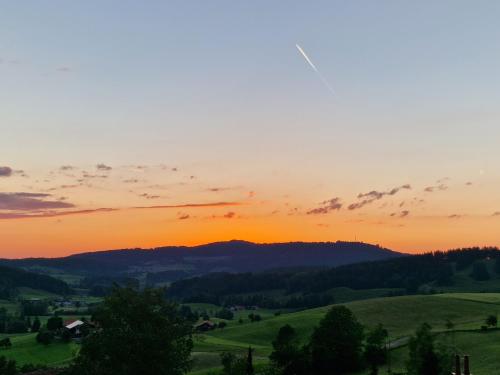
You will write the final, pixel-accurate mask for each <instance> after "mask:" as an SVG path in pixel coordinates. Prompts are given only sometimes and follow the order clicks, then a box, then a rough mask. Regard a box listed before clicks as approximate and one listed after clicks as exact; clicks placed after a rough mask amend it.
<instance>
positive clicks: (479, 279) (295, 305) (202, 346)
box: [0, 250, 500, 375]
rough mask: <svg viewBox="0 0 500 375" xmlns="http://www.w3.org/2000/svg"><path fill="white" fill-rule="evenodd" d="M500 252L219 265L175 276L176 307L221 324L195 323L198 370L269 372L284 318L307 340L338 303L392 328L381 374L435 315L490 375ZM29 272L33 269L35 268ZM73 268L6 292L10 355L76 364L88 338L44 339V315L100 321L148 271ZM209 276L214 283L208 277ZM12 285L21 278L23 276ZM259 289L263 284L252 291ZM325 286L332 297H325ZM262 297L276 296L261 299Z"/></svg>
mask: <svg viewBox="0 0 500 375" xmlns="http://www.w3.org/2000/svg"><path fill="white" fill-rule="evenodd" d="M498 255H499V254H498V252H494V251H493V250H491V251H490V250H481V251H479V250H468V251H464V252H455V253H451V254H442V253H439V254H437V255H432V256H430V255H426V256H421V257H416V258H417V261H415V260H411V261H408V260H407V259H411V258H410V257H406V258H400V259H392V260H388V261H383V262H374V263H366V264H360V265H353V266H345V267H341V268H339V269H333V270H317V269H316V270H307V269H302V270H296V271H290V270H284V271H279V270H278V271H273V272H266V273H264V274H244V275H229V276H228V275H226V274H214V275H211V276H208V277H202V278H199V279H193V280H190V281H189V280H188V281H180V282H178V283H175V284H174V285H173V286H172V287H171V288H170V289H169V292H168V297H171V298H175V299H176V300H177V302H178V303H179V302H180V304H181V305H180V308H179V310H177V309H173V310H171V311H176V312H175V315H176V316H177V314H179V315H178V318H179V319H181V320H182V321H185V322H188V325H189V327H191V328H194V327H197V325H198V324H200V323H202V322H205V321H207V322H210V324H211V325H212V326H210V327H211V328H213V329H208V330H206V331H203V330H201V329H195V330H194V331H193V334H192V343H193V347H192V351H191V353H190V360H191V365H190V366H189V367H190V370H189V371H190V373H191V374H196V375H202V374H216V375H219V374H220V373H221V371H224V364H225V365H226V367H227V366H228V363H229V364H231V363H232V364H234V365H235V366H236V365H237V364H238V363H239V365H238V366H240V369H241V368H243V367H244V366H243V362H244V361H245V360H246V358H248V356H249V353H251V360H252V366H253V368H254V372H255V373H256V374H259V373H265V372H266V371H267V372H266V374H267V373H268V371H269V365H270V364H271V363H272V362H271V358H272V354H273V352H274V351H275V347H274V346H273V342H275V341H276V338H277V337H278V334H279V332H280V330H281V329H282V328H283V327H286V326H289V327H291V328H292V330H293V336H294V342H296V345H297V347H298V348H301V347H303V346H304V345H306V346H310V345H312V344H311V337H312V336H313V333H314V332H315V328H316V327H318V326H319V325H320V322H321V320H322V319H323V318H324V317H325V316H326V314H327V313H328V312H329V311H331V309H332V307H334V306H345V307H346V308H347V309H349V311H351V312H352V314H353V316H354V317H355V318H356V320H357V321H358V322H359V323H360V324H361V325H362V326H363V331H364V336H363V340H362V346H363V348H364V347H365V346H366V345H367V343H368V334H369V333H370V332H372V331H373V330H374V329H376V328H377V327H380V326H381V327H383V329H384V330H385V331H387V337H386V338H385V339H384V341H385V342H386V343H387V347H388V349H389V350H388V353H387V361H386V362H385V363H381V364H380V370H379V373H380V371H382V372H388V371H389V370H390V371H392V372H393V373H406V372H407V362H408V359H409V353H410V344H409V343H410V337H412V336H413V335H415V332H416V330H417V329H418V328H419V327H420V328H421V327H422V324H423V323H427V324H428V325H429V326H430V327H432V330H431V332H432V337H433V338H435V339H436V343H435V345H436V347H445V348H447V352H448V354H449V353H458V354H469V355H471V360H472V370H473V373H474V374H475V375H483V374H484V375H486V374H491V373H497V372H500V365H498V364H497V359H496V358H497V357H498V355H499V354H500V345H498V344H497V343H498V342H500V331H497V329H496V323H495V322H496V316H497V313H498V310H499V309H500V293H497V292H498V291H500V260H499V259H500V258H499V257H498ZM415 262H416V263H415ZM409 269H412V272H409V271H408V270H409ZM443 269H444V270H448V271H447V273H445V275H444V276H446V277H443V276H442V275H441V276H439V273H440V271H441V270H443ZM348 270H350V271H349V272H351V271H353V270H357V272H360V273H362V271H363V270H364V272H365V274H364V275H363V274H362V275H358V274H355V275H354V276H349V272H347V271H348ZM290 272H292V273H293V275H295V276H294V278H293V280H291V281H290V282H289V283H288V284H283V285H281V287H282V289H276V287H277V286H279V285H278V284H279V283H282V282H283V280H285V278H284V277H283V275H290ZM21 275H22V276H23V277H26V275H28V278H31V276H30V273H23V274H21ZM312 275H316V276H318V275H320V276H325V277H327V279H326V280H322V281H321V282H315V283H314V284H311V285H309V284H307V283H306V284H305V285H303V286H301V283H300V282H299V281H301V282H302V281H303V282H307V280H310V277H312ZM438 276H439V277H438ZM64 277H65V279H67V280H73V281H72V282H73V284H72V285H71V287H64V288H61V289H58V290H59V291H60V292H62V291H68V290H69V291H71V292H70V293H73V294H67V293H56V292H55V291H49V290H42V289H36V288H34V287H33V286H34V285H32V286H18V287H15V288H13V289H12V288H11V289H9V290H10V291H9V294H8V295H6V296H5V297H6V298H4V299H2V300H0V357H5V358H7V359H8V360H13V361H15V362H16V365H17V368H18V369H22V368H23V367H24V369H25V370H26V369H30V368H33V366H31V365H35V366H49V367H54V368H66V367H68V366H69V365H70V364H72V363H73V360H74V359H75V358H77V357H78V356H79V353H81V352H82V344H81V342H85V340H83V341H80V340H66V341H65V340H63V339H62V336H61V334H62V331H54V332H53V333H52V337H53V338H52V339H50V342H48V344H44V343H42V342H41V341H38V340H37V337H38V332H37V331H38V330H39V328H36V327H35V328H36V329H35V328H34V325H35V324H34V323H35V321H36V320H38V321H39V325H40V327H41V328H42V330H43V329H45V328H46V327H47V323H48V321H49V320H50V319H52V318H53V317H57V316H59V317H61V320H62V321H68V320H75V319H88V320H90V319H91V317H92V316H93V319H94V320H96V319H98V318H97V311H98V310H99V309H101V308H102V306H103V305H101V303H102V298H103V297H99V296H100V295H102V296H109V292H110V290H111V289H112V284H113V283H117V284H119V285H122V286H124V285H131V286H132V289H134V290H144V288H145V284H144V280H145V279H144V278H142V279H134V278H130V277H128V276H127V277H121V278H119V279H113V278H106V279H99V280H91V279H88V278H87V279H82V278H76V279H72V278H71V277H70V275H64ZM149 279H151V278H149ZM375 279H377V280H378V281H377V282H376V283H372V284H371V286H372V287H371V288H368V289H359V288H358V287H362V286H365V284H364V283H366V282H367V280H372V281H373V280H375ZM47 280H49V281H47ZM339 280H340V281H339ZM342 280H343V281H342ZM395 280H396V281H395ZM204 281H209V282H208V283H207V284H204V283H203V282H204ZM232 281H234V283H233V284H231V282H232ZM23 282H24V281H23ZM44 282H48V284H43V285H42V286H44V287H46V285H49V286H50V287H49V288H52V287H54V286H56V287H57V288H60V287H61V285H64V284H60V281H58V282H57V283H53V281H52V280H50V279H44ZM224 283H226V285H223V284H224ZM273 283H274V284H273ZM357 283H361V284H359V285H358V284H357ZM401 283H402V284H401ZM9 285H10V286H11V287H13V284H9ZM398 285H399V287H398ZM188 286H192V287H193V289H192V290H191V291H190V292H189V294H183V293H184V292H185V291H186V290H188V289H186V288H187V287H188ZM409 286H411V288H409ZM374 287H376V288H374ZM9 288H10V287H9ZM256 288H257V289H261V290H260V291H258V292H255V291H252V290H255V289H256ZM324 288H329V289H324ZM204 291H209V292H210V294H209V295H208V294H206V293H204ZM191 292H193V293H191ZM179 293H181V294H179ZM217 293H220V295H217ZM89 294H93V295H89ZM210 295H211V296H216V297H217V298H216V300H214V301H212V297H210ZM324 295H328V296H329V297H328V298H324ZM7 297H8V298H7ZM129 297H130V296H129ZM163 297H164V296H163V295H162V296H161V298H163ZM207 297H209V298H207ZM129 299H131V297H130V298H128V297H127V298H125V299H124V300H123V301H122V302H121V303H117V304H115V305H116V306H117V309H118V307H119V306H120V304H122V305H123V306H124V307H123V308H122V309H120V310H119V311H120V312H119V314H120V315H124V314H125V315H126V314H128V312H127V309H126V308H125V307H126V306H127V302H125V300H129ZM259 301H270V303H269V304H267V303H265V304H264V306H261V305H259V303H258V302H259ZM331 301H334V302H335V303H330V302H331ZM210 302H216V303H210ZM240 302H241V304H239V303H240ZM129 304H130V303H129ZM308 306H319V307H314V308H307V307H308ZM492 317H493V318H494V319H492ZM143 319H146V318H143ZM487 320H488V322H487ZM494 321H495V322H494ZM141 324H142V323H141V322H140V320H138V323H135V325H136V326H137V327H143V328H141V330H142V331H144V332H145V328H144V327H145V326H142V325H141ZM130 332H132V331H130ZM127 334H128V333H127ZM144 336H149V334H144ZM127 337H128V336H127V335H125V336H122V337H120V339H119V340H118V341H120V344H118V343H117V344H116V346H117V347H118V345H121V346H123V342H126V341H127ZM186 337H187V336H186ZM6 338H8V340H9V342H10V344H9V346H5V347H2V340H3V339H6ZM190 340H191V339H190ZM147 345H148V346H150V345H151V344H147ZM98 346H106V347H108V346H110V345H107V344H106V345H101V344H99V345H98ZM249 348H251V349H249ZM363 350H364V349H363ZM363 358H364V357H363ZM136 362H137V361H136ZM245 363H246V362H245ZM27 365H30V366H31V367H29V366H28V367H26V366H27ZM231 366H232V365H231ZM238 366H236V367H238ZM361 367H365V369H361V368H360V369H359V370H356V372H355V373H356V374H357V375H365V374H368V373H369V372H370V371H371V370H370V369H369V368H368V367H369V366H367V365H366V363H365V365H363V366H361ZM0 368H1V364H0ZM182 369H183V370H179V371H180V372H179V373H182V371H184V369H187V365H184V366H183V367H182ZM351 370H354V369H351ZM226 373H227V371H226ZM0 374H2V372H1V370H0ZM96 374H98V372H96ZM296 375H297V374H296ZM426 375H427V374H426Z"/></svg>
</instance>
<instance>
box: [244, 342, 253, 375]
mask: <svg viewBox="0 0 500 375" xmlns="http://www.w3.org/2000/svg"><path fill="white" fill-rule="evenodd" d="M254 372H255V370H254V368H253V349H252V347H251V346H249V347H248V354H247V366H246V375H253V374H254Z"/></svg>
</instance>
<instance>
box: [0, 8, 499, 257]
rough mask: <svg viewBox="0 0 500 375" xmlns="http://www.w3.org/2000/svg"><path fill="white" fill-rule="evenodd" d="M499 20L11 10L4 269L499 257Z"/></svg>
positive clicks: (489, 11) (1, 236)
mask: <svg viewBox="0 0 500 375" xmlns="http://www.w3.org/2000/svg"><path fill="white" fill-rule="evenodd" d="M498 19H500V3H499V2H497V1H477V2H471V1H456V0H454V1H419V2H408V1H377V2H374V1H355V2H354V1H315V2H305V1H287V2H270V1H245V2H244V1H210V2H208V1H185V0H184V1H168V2H165V1H148V2H138V1H123V0H120V1H106V2H102V1H80V2H68V1H62V0H61V1H53V0H51V1H48V0H47V1H36V2H18V1H11V2H7V1H6V2H1V8H0V256H3V257H24V256H56V255H63V254H69V253H74V252H78V251H83V250H86V251H87V250H99V249H111V248H122V247H152V246H160V245H170V244H199V243H205V242H209V241H218V240H229V239H236V238H237V239H244V240H251V241H256V242H271V241H292V240H304V241H330V240H331V241H335V240H355V239H357V240H361V241H365V242H371V243H378V244H380V245H383V246H386V247H389V248H392V249H395V250H402V251H408V252H419V251H424V250H434V249H447V248H452V247H459V246H471V245H479V246H482V245H500V235H499V233H500V231H499V229H500V195H499V194H498V188H499V186H500V170H499V162H500V147H499V144H500V127H499V121H500V109H499V106H498V102H499V100H500V24H499V23H498ZM296 44H299V45H300V46H301V47H302V48H303V49H304V50H305V51H306V53H307V54H308V55H309V57H310V58H311V60H312V61H313V63H314V64H315V65H316V66H317V68H318V69H319V71H320V72H321V74H322V75H323V76H324V77H325V79H326V80H327V81H328V82H329V83H330V84H331V85H332V86H333V88H334V89H335V92H336V93H335V95H332V93H331V92H330V91H329V90H328V89H327V88H326V87H325V85H323V83H322V82H321V79H320V77H319V76H318V75H317V74H316V73H315V72H314V70H313V69H311V67H310V66H309V65H308V63H307V62H306V61H305V59H304V58H303V56H301V55H300V53H299V52H298V50H297V48H296V47H295V45H296Z"/></svg>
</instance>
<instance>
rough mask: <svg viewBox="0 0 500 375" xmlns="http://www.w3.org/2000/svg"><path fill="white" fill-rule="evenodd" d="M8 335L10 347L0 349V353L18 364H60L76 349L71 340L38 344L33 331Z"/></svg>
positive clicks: (66, 360) (65, 361)
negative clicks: (10, 342)
mask: <svg viewBox="0 0 500 375" xmlns="http://www.w3.org/2000/svg"><path fill="white" fill-rule="evenodd" d="M9 337H10V339H11V341H12V348H11V349H3V350H0V355H3V356H5V357H7V358H9V359H14V360H16V362H17V363H18V365H24V364H27V363H33V364H42V365H50V366H61V365H64V364H66V363H68V362H69V361H70V360H71V359H72V358H73V357H74V355H75V354H76V353H77V351H78V345H77V344H75V343H72V342H71V343H61V342H54V343H52V344H50V345H47V346H45V345H43V344H39V343H37V342H36V334H34V333H29V334H21V335H13V336H9Z"/></svg>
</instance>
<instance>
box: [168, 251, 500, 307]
mask: <svg viewBox="0 0 500 375" xmlns="http://www.w3.org/2000/svg"><path fill="white" fill-rule="evenodd" d="M499 277H500V250H499V249H498V248H484V249H479V248H473V249H460V250H453V251H449V252H434V253H428V254H422V255H414V256H406V257H398V258H395V259H387V260H382V261H375V262H363V263H356V264H351V265H344V266H340V267H335V268H331V269H312V270H297V271H294V270H288V271H287V270H281V271H280V270H276V271H269V272H259V273H241V274H229V273H217V274H211V275H206V276H203V277H196V278H191V279H186V280H180V281H177V282H174V283H173V284H172V285H171V286H170V287H169V289H168V291H167V294H168V296H169V297H170V298H173V299H177V300H180V301H184V302H208V303H215V304H257V305H261V306H268V307H271V306H273V307H278V306H279V303H277V301H278V300H281V302H280V303H281V305H284V306H285V307H287V304H288V305H289V306H288V307H296V306H309V307H311V306H314V305H318V306H321V304H322V303H323V304H324V302H325V301H327V302H328V303H331V302H333V301H332V299H331V298H335V292H334V289H335V288H350V289H353V290H374V289H380V290H385V291H387V293H388V294H387V295H390V293H397V294H415V293H422V292H423V293H429V292H432V291H433V290H439V289H440V288H443V287H448V288H450V287H455V288H457V290H461V289H463V290H468V291H485V290H491V291H493V289H494V290H497V289H498V287H499V284H498V282H497V281H496V280H498V279H499ZM490 284H491V285H490ZM491 288H493V289H491ZM476 289H477V290H476ZM277 296H279V297H277ZM297 299H301V300H300V301H299V300H297ZM306 300H307V301H306ZM290 301H292V302H293V303H292V302H290Z"/></svg>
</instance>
